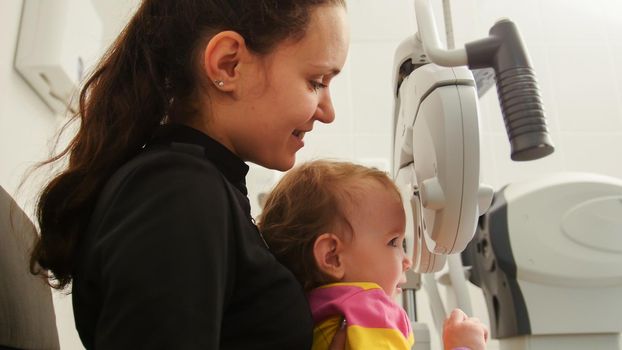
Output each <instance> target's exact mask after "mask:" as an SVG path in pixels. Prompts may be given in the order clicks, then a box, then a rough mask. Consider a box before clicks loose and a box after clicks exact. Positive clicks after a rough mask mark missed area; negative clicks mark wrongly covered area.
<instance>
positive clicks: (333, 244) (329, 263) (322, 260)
mask: <svg viewBox="0 0 622 350" xmlns="http://www.w3.org/2000/svg"><path fill="white" fill-rule="evenodd" d="M342 250H343V242H342V241H341V239H340V238H339V237H338V236H337V235H335V234H334V233H322V234H321V235H319V236H318V238H316V239H315V244H314V245H313V256H314V257H315V263H316V264H317V266H318V268H319V269H320V271H322V272H323V273H325V274H326V275H328V276H330V277H332V278H333V279H334V280H335V281H341V280H342V279H343V276H344V275H345V267H344V264H343V262H342V261H341V256H340V254H341V252H342Z"/></svg>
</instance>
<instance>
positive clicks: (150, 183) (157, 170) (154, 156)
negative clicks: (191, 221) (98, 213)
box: [99, 147, 229, 205]
mask: <svg viewBox="0 0 622 350" xmlns="http://www.w3.org/2000/svg"><path fill="white" fill-rule="evenodd" d="M197 152H198V150H197ZM206 197H209V198H210V199H212V200H214V199H220V200H227V198H228V197H229V195H228V190H227V181H226V180H225V178H224V176H223V175H222V173H221V172H220V171H219V170H218V168H217V167H216V166H215V165H214V164H213V163H212V162H210V161H209V160H208V159H207V158H205V156H204V155H201V154H199V153H193V152H192V150H191V149H186V150H180V149H176V148H172V147H162V148H157V149H150V150H146V151H144V152H142V153H140V154H139V155H137V156H136V157H134V158H133V159H131V160H130V161H129V162H127V163H126V164H124V165H123V166H122V167H121V168H119V169H118V170H117V171H116V172H115V173H114V174H113V175H112V176H111V178H110V179H109V180H108V182H107V184H106V185H105V186H104V188H103V190H102V192H101V194H100V200H99V202H100V203H102V202H103V203H104V205H110V204H111V203H114V202H117V201H119V200H122V201H128V200H130V201H132V199H135V200H137V201H141V200H145V199H146V198H149V199H152V200H158V201H162V200H166V201H177V200H180V198H184V199H185V200H186V201H192V200H195V201H201V200H202V199H204V198H206Z"/></svg>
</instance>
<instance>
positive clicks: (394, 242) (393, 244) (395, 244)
mask: <svg viewBox="0 0 622 350" xmlns="http://www.w3.org/2000/svg"><path fill="white" fill-rule="evenodd" d="M398 239H399V237H395V238H393V239H391V240H390V241H389V245H390V246H391V247H394V248H397V247H399V242H398Z"/></svg>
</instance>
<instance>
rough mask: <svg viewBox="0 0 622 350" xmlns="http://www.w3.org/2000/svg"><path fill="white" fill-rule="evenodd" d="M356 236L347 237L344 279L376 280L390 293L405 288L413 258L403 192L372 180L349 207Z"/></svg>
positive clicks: (343, 257) (393, 293)
mask: <svg viewBox="0 0 622 350" xmlns="http://www.w3.org/2000/svg"><path fill="white" fill-rule="evenodd" d="M348 219H349V221H350V223H351V224H352V228H353V231H354V233H353V235H352V238H351V239H349V240H346V242H345V244H344V245H345V246H344V250H343V255H342V256H341V258H342V262H343V264H344V267H345V275H344V279H343V282H374V283H377V284H378V285H380V287H382V289H383V290H384V291H385V293H386V294H387V295H389V296H395V295H396V294H397V293H399V292H400V291H401V289H400V288H399V285H400V284H403V283H405V282H406V275H405V272H406V270H408V269H409V268H410V267H411V261H410V259H409V258H408V257H407V256H406V254H405V251H404V229H405V220H406V219H405V215H404V209H403V207H402V203H401V201H400V199H399V195H398V194H397V193H395V192H394V191H393V190H391V189H388V188H385V187H384V186H383V185H381V184H379V183H377V182H370V186H367V188H366V189H365V192H364V193H363V194H361V197H360V200H358V201H357V202H356V204H354V205H351V207H350V208H348Z"/></svg>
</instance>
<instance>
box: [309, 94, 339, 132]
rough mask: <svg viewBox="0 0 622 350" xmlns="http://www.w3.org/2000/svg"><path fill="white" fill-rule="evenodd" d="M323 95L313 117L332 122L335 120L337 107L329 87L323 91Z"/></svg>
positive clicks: (328, 122) (325, 122)
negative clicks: (335, 107)
mask: <svg viewBox="0 0 622 350" xmlns="http://www.w3.org/2000/svg"><path fill="white" fill-rule="evenodd" d="M322 95H323V96H322V99H321V100H320V103H319V104H318V106H317V109H316V110H315V115H314V116H313V117H314V118H315V119H316V120H318V121H320V122H322V123H324V124H330V123H332V122H333V121H334V120H335V109H334V107H333V101H332V99H331V97H330V92H329V91H328V88H326V89H324V90H323V91H322Z"/></svg>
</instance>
